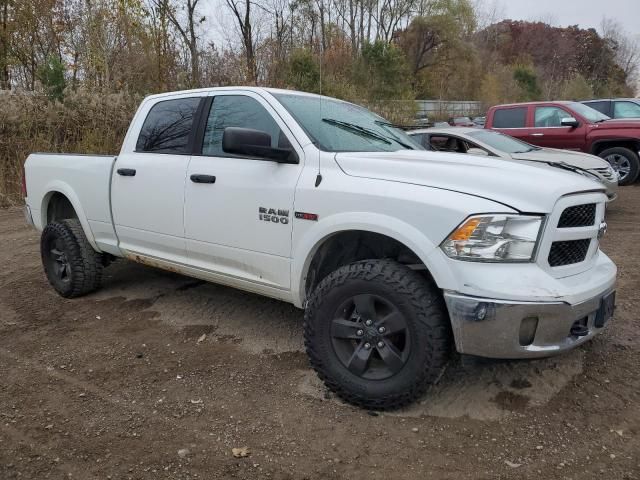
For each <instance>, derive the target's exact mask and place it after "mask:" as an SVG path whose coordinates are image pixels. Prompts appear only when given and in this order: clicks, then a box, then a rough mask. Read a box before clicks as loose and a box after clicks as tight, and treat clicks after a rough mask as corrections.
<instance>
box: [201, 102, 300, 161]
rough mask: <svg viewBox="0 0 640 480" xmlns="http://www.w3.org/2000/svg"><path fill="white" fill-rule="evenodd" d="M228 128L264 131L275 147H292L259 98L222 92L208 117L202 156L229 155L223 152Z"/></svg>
mask: <svg viewBox="0 0 640 480" xmlns="http://www.w3.org/2000/svg"><path fill="white" fill-rule="evenodd" d="M227 127H241V128H252V129H254V130H261V131H263V132H267V133H268V134H269V135H271V146H272V147H281V148H285V147H289V146H290V144H289V141H288V140H287V138H286V137H285V136H284V134H283V133H282V131H281V130H280V127H278V124H277V123H276V122H275V120H274V119H273V117H271V114H269V112H267V110H266V109H265V108H264V107H263V106H262V105H260V103H259V102H258V101H257V100H255V99H253V98H251V97H247V96H244V95H221V96H218V97H215V98H214V99H213V104H212V105H211V111H210V112H209V117H208V118H207V126H206V129H205V132H204V141H203V144H202V154H203V155H211V156H223V155H226V154H225V153H224V152H223V151H222V134H223V133H224V129H225V128H227Z"/></svg>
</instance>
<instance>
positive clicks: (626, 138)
mask: <svg viewBox="0 0 640 480" xmlns="http://www.w3.org/2000/svg"><path fill="white" fill-rule="evenodd" d="M484 127H485V128H491V129H493V130H498V131H499V132H502V133H506V134H507V135H511V136H512V137H515V138H519V139H520V140H524V141H525V142H528V143H532V144H534V145H537V146H539V147H548V148H563V149H566V150H578V151H581V152H585V153H591V154H593V155H598V156H599V157H602V158H604V159H605V160H606V161H607V162H609V164H610V165H611V166H612V167H613V169H614V170H615V171H616V172H618V176H619V183H620V185H629V184H631V183H633V182H635V181H636V179H637V178H638V173H639V172H640V159H639V158H638V151H639V150H640V120H639V119H631V118H628V119H620V120H612V119H611V118H609V117H608V116H606V115H604V114H603V113H600V112H599V111H597V110H594V109H593V108H591V107H588V106H587V105H583V104H582V103H578V102H530V103H514V104H511V105H498V106H495V107H491V108H490V109H489V111H488V112H487V121H486V123H485V126H484Z"/></svg>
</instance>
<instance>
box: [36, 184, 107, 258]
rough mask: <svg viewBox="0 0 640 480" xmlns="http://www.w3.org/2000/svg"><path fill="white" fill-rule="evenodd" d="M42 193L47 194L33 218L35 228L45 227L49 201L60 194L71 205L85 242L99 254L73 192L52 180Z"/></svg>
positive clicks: (87, 222)
mask: <svg viewBox="0 0 640 480" xmlns="http://www.w3.org/2000/svg"><path fill="white" fill-rule="evenodd" d="M44 191H45V192H47V193H46V194H45V195H44V196H43V197H42V203H41V205H40V216H39V218H37V219H36V218H34V221H36V222H38V224H37V225H36V227H37V228H38V229H39V230H43V229H44V227H45V226H46V225H47V220H48V219H47V213H48V209H49V202H50V201H51V198H52V197H53V195H54V194H56V193H61V194H62V195H64V196H65V197H67V199H68V200H69V202H70V203H71V206H72V207H73V209H74V211H75V212H76V215H77V216H78V220H79V221H80V225H81V226H82V230H83V231H84V234H85V235H86V237H87V240H88V241H89V243H90V244H91V246H92V247H93V249H94V250H95V251H96V252H101V250H100V248H98V245H96V241H95V238H94V236H93V232H92V231H91V227H90V226H89V221H88V219H87V215H86V214H85V212H84V209H83V208H82V203H81V202H80V199H79V198H78V196H77V195H76V193H75V192H74V190H73V189H72V188H71V186H70V185H69V184H67V183H65V182H63V181H60V180H52V181H51V182H49V183H47V185H46V186H45V188H44Z"/></svg>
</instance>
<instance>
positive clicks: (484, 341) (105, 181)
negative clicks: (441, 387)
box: [25, 87, 616, 409]
mask: <svg viewBox="0 0 640 480" xmlns="http://www.w3.org/2000/svg"><path fill="white" fill-rule="evenodd" d="M25 176H26V186H25V189H26V192H25V196H26V207H25V210H26V216H27V219H28V221H29V222H31V223H32V224H33V225H35V227H36V228H37V229H38V230H41V231H42V239H41V254H42V262H43V264H44V270H45V272H46V275H47V277H48V279H49V282H50V283H51V285H52V286H53V288H55V290H56V291H57V292H58V293H59V294H60V295H62V296H64V297H76V296H80V295H84V294H87V293H89V292H92V291H94V290H95V289H97V288H98V287H99V285H100V280H101V274H102V270H103V268H105V267H106V266H107V265H108V264H109V263H110V262H111V261H112V260H113V259H114V258H116V257H123V258H126V259H129V260H133V261H136V262H141V263H144V264H147V265H152V266H155V267H159V268H165V269H168V270H171V271H175V272H180V273H183V274H185V275H190V276H193V277H198V278H201V279H205V280H209V281H212V282H217V283H222V284H225V285H230V286H233V287H237V288H241V289H244V290H248V291H251V292H255V293H259V294H262V295H266V296H269V297H273V298H277V299H280V300H284V301H287V302H291V303H293V304H294V305H295V306H297V307H299V308H304V309H305V321H304V337H305V345H306V348H307V352H308V354H309V357H310V360H311V364H312V366H313V368H314V369H315V370H316V371H317V373H318V375H319V376H320V378H322V380H323V381H324V382H325V383H326V385H327V386H328V387H329V388H330V389H332V390H333V391H335V392H336V393H338V394H339V395H340V396H341V397H342V398H344V399H345V400H347V401H349V402H352V403H354V404H356V405H360V406H363V407H366V408H378V409H388V408H397V407H399V406H402V405H405V404H407V403H410V402H412V401H413V400H415V399H416V398H417V397H419V396H420V395H421V394H423V392H425V389H426V388H427V386H428V385H429V384H430V383H432V382H434V381H436V380H437V378H438V376H439V375H440V373H441V371H442V369H443V367H444V366H445V363H446V362H447V359H448V357H449V355H450V353H451V352H452V350H453V348H455V349H456V350H457V351H458V352H460V353H463V354H471V355H478V356H485V357H493V358H527V357H529V358H530V357H542V356H548V355H551V354H556V353H560V352H563V351H566V350H568V349H570V348H572V347H575V346H577V345H579V344H581V343H582V342H584V341H586V340H587V339H589V338H591V337H592V336H593V335H595V334H597V333H598V332H600V331H601V330H602V328H603V327H604V326H605V324H606V322H607V321H608V320H609V318H610V317H611V316H612V313H613V309H614V302H615V296H614V295H615V293H614V286H615V279H616V267H615V265H614V264H613V262H612V261H611V260H610V259H609V258H608V257H607V256H606V255H605V254H604V253H603V252H602V251H600V249H599V239H600V237H601V236H602V235H603V234H604V233H605V231H606V223H605V222H604V215H605V204H606V201H607V197H606V195H605V194H604V191H603V186H602V185H601V184H599V183H597V182H595V181H593V180H590V179H588V178H586V177H584V176H581V175H576V174H574V173H571V172H565V171H554V170H552V169H548V168H541V167H538V166H536V165H527V164H523V163H522V162H515V161H514V162H511V161H505V160H503V159H499V160H495V159H492V158H490V157H484V158H482V157H472V158H470V157H469V156H465V155H456V154H451V153H444V154H443V153H440V152H427V151H424V150H423V149H422V147H421V146H420V145H418V144H416V143H415V142H414V141H413V140H412V139H411V138H410V137H408V136H407V135H406V134H405V133H404V132H402V131H401V130H399V129H397V128H395V127H394V126H392V125H391V124H389V123H387V122H385V121H384V120H383V119H382V118H381V117H379V116H377V115H374V114H373V113H371V112H369V111H367V110H366V109H364V108H361V107H358V106H356V105H353V104H350V103H346V102H343V101H339V100H335V99H331V98H327V97H320V96H317V95H310V94H305V93H299V92H292V91H285V90H273V89H262V88H245V87H241V88H209V89H202V90H192V91H184V92H176V93H167V94H161V95H154V96H150V97H147V98H146V99H145V100H144V101H143V102H142V105H141V106H140V108H139V110H138V112H137V113H136V115H135V117H134V119H133V122H132V123H131V126H130V128H129V131H128V133H127V135H126V138H125V140H124V144H123V146H122V150H121V151H120V154H119V155H118V156H117V157H116V156H92V155H57V154H33V155H30V156H29V158H28V159H27V161H26V164H25Z"/></svg>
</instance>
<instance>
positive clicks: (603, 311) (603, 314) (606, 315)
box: [595, 291, 616, 328]
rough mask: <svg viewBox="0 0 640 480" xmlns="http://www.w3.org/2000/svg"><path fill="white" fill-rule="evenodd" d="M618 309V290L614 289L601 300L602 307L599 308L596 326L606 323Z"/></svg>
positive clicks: (599, 326) (602, 325)
mask: <svg viewBox="0 0 640 480" xmlns="http://www.w3.org/2000/svg"><path fill="white" fill-rule="evenodd" d="M615 309H616V292H615V291H613V292H611V293H609V294H608V295H606V296H604V297H602V300H601V301H600V308H598V312H597V313H596V321H595V326H596V328H602V327H604V326H605V325H606V323H607V322H608V321H609V319H610V318H611V317H613V312H614V310H615Z"/></svg>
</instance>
